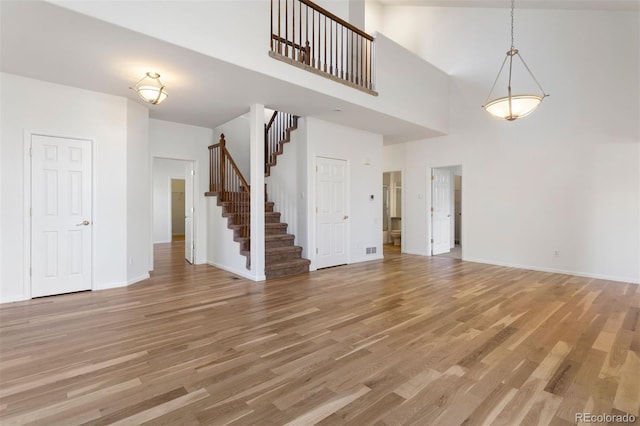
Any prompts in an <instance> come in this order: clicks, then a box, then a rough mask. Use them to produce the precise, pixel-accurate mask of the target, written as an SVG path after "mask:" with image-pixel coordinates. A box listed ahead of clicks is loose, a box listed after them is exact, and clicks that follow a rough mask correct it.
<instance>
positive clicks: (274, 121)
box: [264, 111, 298, 173]
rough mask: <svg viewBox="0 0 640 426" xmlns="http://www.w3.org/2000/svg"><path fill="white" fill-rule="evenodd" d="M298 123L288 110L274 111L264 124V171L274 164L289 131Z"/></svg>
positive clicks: (286, 140) (287, 137)
mask: <svg viewBox="0 0 640 426" xmlns="http://www.w3.org/2000/svg"><path fill="white" fill-rule="evenodd" d="M297 125H298V117H297V116H295V115H293V114H289V113H288V112H282V111H274V112H273V115H272V116H271V119H270V120H269V122H268V123H267V124H265V126H264V172H265V173H268V171H269V167H271V166H275V164H276V157H277V156H278V155H279V154H282V151H283V144H284V143H285V142H288V141H289V137H290V136H289V133H290V132H291V130H293V129H295V128H296V127H297Z"/></svg>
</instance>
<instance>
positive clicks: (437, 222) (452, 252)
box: [431, 165, 462, 259]
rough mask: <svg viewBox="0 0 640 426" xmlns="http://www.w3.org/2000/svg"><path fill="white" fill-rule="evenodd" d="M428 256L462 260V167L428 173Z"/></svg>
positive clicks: (451, 167)
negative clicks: (429, 231)
mask: <svg viewBox="0 0 640 426" xmlns="http://www.w3.org/2000/svg"><path fill="white" fill-rule="evenodd" d="M431 255H432V256H442V257H449V258H453V259H462V166H461V165H456V166H448V167H434V168H432V169H431Z"/></svg>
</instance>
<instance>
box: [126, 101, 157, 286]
mask: <svg viewBox="0 0 640 426" xmlns="http://www.w3.org/2000/svg"><path fill="white" fill-rule="evenodd" d="M149 163H150V161H149V110H148V109H147V108H146V107H145V106H142V105H140V104H138V103H136V102H134V101H132V100H127V283H129V284H132V283H134V282H137V281H140V280H143V279H145V278H149V270H151V264H150V263H149V257H150V256H151V255H152V253H151V250H150V246H149V241H150V240H151V225H150V224H149V211H150V210H151V197H150V195H149V193H150V190H151V185H150V184H149V170H150V164H149Z"/></svg>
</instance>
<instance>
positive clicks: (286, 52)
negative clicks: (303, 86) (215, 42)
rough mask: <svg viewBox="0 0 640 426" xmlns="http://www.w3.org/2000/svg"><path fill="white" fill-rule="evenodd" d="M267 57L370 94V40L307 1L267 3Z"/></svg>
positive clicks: (372, 92) (372, 57)
mask: <svg viewBox="0 0 640 426" xmlns="http://www.w3.org/2000/svg"><path fill="white" fill-rule="evenodd" d="M269 44H270V47H271V52H270V53H269V54H270V56H272V57H274V58H276V59H279V60H282V61H284V62H287V63H290V64H292V65H295V66H298V67H301V68H303V69H305V70H308V71H311V72H314V73H318V74H320V75H324V76H326V77H329V78H331V79H333V80H335V81H339V82H341V83H344V84H347V85H348V86H351V87H355V88H358V89H361V90H364V91H366V92H368V93H370V94H372V95H377V93H375V92H374V84H375V83H374V57H375V52H374V47H375V46H374V38H373V37H372V36H370V35H369V34H367V33H365V32H364V31H362V30H361V29H359V28H357V27H355V26H354V25H352V24H350V23H348V22H347V21H345V20H344V19H341V18H339V17H338V16H336V15H334V14H333V13H331V12H329V11H328V10H326V9H324V8H323V7H321V6H318V5H317V4H315V3H313V2H311V1H310V0H271V36H270V41H269Z"/></svg>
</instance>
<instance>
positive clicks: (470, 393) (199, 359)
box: [0, 243, 640, 426]
mask: <svg viewBox="0 0 640 426" xmlns="http://www.w3.org/2000/svg"><path fill="white" fill-rule="evenodd" d="M183 254H184V247H183V243H173V245H172V244H164V245H159V246H158V247H157V250H156V263H155V264H156V268H157V269H156V271H155V272H154V273H153V276H152V278H151V279H149V280H146V281H144V282H142V283H139V284H135V285H133V286H130V287H128V288H121V289H113V290H104V291H96V292H85V293H76V294H69V295H63V296H56V297H48V298H42V299H34V300H31V301H28V302H19V303H13V304H5V305H1V306H0V320H1V330H0V344H1V348H0V361H1V364H0V423H1V424H2V425H5V426H6V425H18V424H20V425H24V424H42V425H54V424H61V425H76V424H87V425H102V424H123V425H134V424H144V423H147V424H154V425H155V424H165V425H178V424H181V425H190V424H194V425H195V424H216V425H223V424H234V425H245V424H256V425H271V424H278V425H279V424H292V425H308V424H321V425H340V424H350V425H369V424H376V425H385V424H389V425H392V424H393V425H395V424H419V425H425V424H436V425H457V424H464V425H479V424H496V425H513V424H556V425H564V424H574V423H576V414H577V413H582V412H588V413H592V414H594V415H602V414H614V415H623V414H625V413H629V414H632V415H634V416H636V417H637V416H638V414H639V413H638V410H639V406H640V286H638V285H634V284H623V283H616V282H607V281H603V280H594V279H587V278H579V277H574V276H568V275H558V274H551V273H542V272H533V271H526V270H520V269H511V268H504V267H498V266H491V265H482V264H476V263H469V262H462V261H459V260H454V259H448V258H424V257H419V256H411V255H401V254H399V253H394V252H388V253H386V256H385V259H384V261H373V262H368V263H360V264H356V265H349V266H344V267H338V268H330V269H326V270H322V271H317V272H313V273H310V274H308V275H302V276H295V277H291V278H284V279H277V280H273V281H269V282H268V283H266V284H265V283H262V284H260V283H252V282H249V281H247V280H245V279H241V278H238V277H235V276H233V275H232V274H230V273H228V272H225V271H221V270H217V269H215V268H212V267H209V266H190V265H188V264H186V263H185V262H184V260H183ZM636 423H637V420H636Z"/></svg>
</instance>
